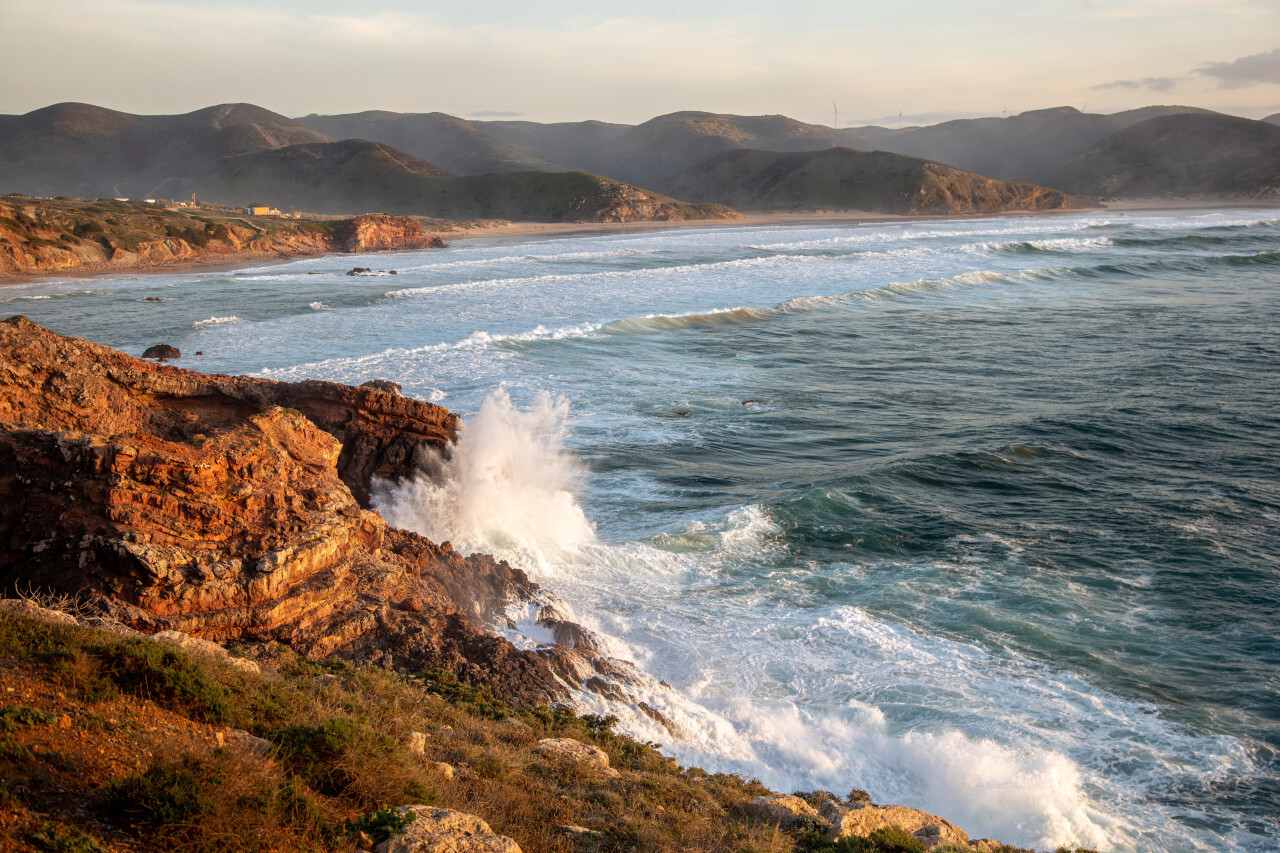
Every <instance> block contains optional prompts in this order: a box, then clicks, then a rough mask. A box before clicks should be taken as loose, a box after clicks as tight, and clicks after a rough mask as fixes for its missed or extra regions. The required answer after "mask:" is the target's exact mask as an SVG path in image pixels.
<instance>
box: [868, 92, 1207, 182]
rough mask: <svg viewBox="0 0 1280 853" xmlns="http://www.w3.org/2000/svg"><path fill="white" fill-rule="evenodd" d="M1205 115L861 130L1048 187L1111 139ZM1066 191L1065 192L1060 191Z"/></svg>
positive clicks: (1153, 113) (1156, 111)
mask: <svg viewBox="0 0 1280 853" xmlns="http://www.w3.org/2000/svg"><path fill="white" fill-rule="evenodd" d="M1191 113H1208V111H1207V110H1201V109H1197V108H1195V107H1178V106H1171V107H1165V106H1156V107H1143V108H1142V109H1138V110H1128V111H1126V112H1121V113H1115V114H1114V115H1099V114H1096V113H1083V112H1081V111H1080V110H1077V109H1075V108H1074V107H1057V108H1055V109H1047V110H1032V111H1030V112H1025V113H1020V114H1019V115H1015V116H1009V117H1008V118H978V119H960V120H957V121H948V122H944V123H942V124H936V125H932V126H929V127H912V128H904V129H902V130H892V129H888V128H883V127H862V128H858V131H859V132H860V133H862V134H863V135H864V136H866V137H867V138H868V139H870V140H871V142H872V146H869V147H876V148H882V149H884V150H886V151H894V152H896V153H899V154H909V155H911V156H913V157H924V158H925V159H928V160H934V161H937V162H939V163H946V164H948V165H951V166H956V167H958V168H961V169H966V170H968V171H970V172H977V173H978V174H981V175H988V176H990V177H993V178H1000V179H1001V180H1006V181H1026V182H1029V183H1033V184H1041V185H1045V186H1052V185H1053V184H1052V183H1051V182H1050V178H1051V176H1052V175H1053V174H1054V173H1055V172H1056V171H1057V170H1058V169H1059V168H1061V167H1062V166H1063V165H1064V164H1066V163H1068V162H1069V161H1071V160H1072V159H1074V158H1075V157H1078V156H1079V155H1080V154H1082V153H1084V151H1086V150H1087V149H1089V148H1090V147H1091V146H1093V145H1095V144H1097V143H1098V142H1100V141H1102V140H1103V139H1105V138H1106V137H1108V136H1110V135H1111V134H1113V133H1115V132H1117V131H1119V130H1123V129H1125V128H1126V127H1132V126H1133V125H1135V124H1139V123H1141V122H1144V121H1147V120H1149V119H1152V118H1156V117H1158V116H1162V115H1182V114H1191ZM1063 189H1065V187H1064V188H1063Z"/></svg>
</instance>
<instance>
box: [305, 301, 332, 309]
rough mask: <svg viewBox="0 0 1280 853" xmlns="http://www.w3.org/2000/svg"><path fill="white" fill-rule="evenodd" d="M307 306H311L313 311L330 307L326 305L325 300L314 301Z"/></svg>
mask: <svg viewBox="0 0 1280 853" xmlns="http://www.w3.org/2000/svg"><path fill="white" fill-rule="evenodd" d="M307 307H308V308H310V309H311V310H312V311H323V310H324V309H326V308H328V307H329V306H328V305H325V304H324V303H323V302H312V303H311V304H310V305H308V306H307Z"/></svg>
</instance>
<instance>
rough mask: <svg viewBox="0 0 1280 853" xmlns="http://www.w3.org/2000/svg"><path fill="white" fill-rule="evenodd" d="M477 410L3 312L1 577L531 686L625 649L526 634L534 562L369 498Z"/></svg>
mask: <svg viewBox="0 0 1280 853" xmlns="http://www.w3.org/2000/svg"><path fill="white" fill-rule="evenodd" d="M457 429H458V420H457V416H456V415H453V414H452V413H450V412H448V411H447V410H445V409H443V408H441V407H440V406H435V405H433V404H431V403H425V402H421V401H417V400H413V399H410V398H406V397H402V396H400V395H399V393H398V390H397V389H396V388H395V386H393V385H390V384H389V383H371V386H365V387H359V388H354V387H350V386H345V385H339V384H336V383H329V382H319V381H307V382H300V383H279V382H271V381H269V380H264V379H256V378H252V377H232V376H221V375H205V374H201V373H197V372H194V371H189V370H183V369H181V368H177V367H172V366H167V365H160V364H153V363H151V362H147V361H143V360H140V359H136V358H133V357H131V356H128V355H125V354H123V353H119V352H116V351H114V350H112V349H109V348H107V347H104V346H100V345H97V344H93V343H90V342H88V341H84V340H79V339H75V338H66V337H62V336H60V335H57V334H55V333H53V332H50V331H48V330H46V329H43V328H41V327H40V326H37V325H36V324H34V323H32V322H31V321H29V320H27V319H26V318H23V317H12V318H9V319H8V320H5V321H3V322H0V494H2V495H3V496H4V500H3V501H0V584H3V585H4V586H5V587H7V588H9V589H11V590H12V589H26V588H36V589H48V590H52V591H57V592H60V593H68V594H73V595H76V596H79V597H80V598H81V599H83V600H84V601H85V602H86V603H87V605H88V606H90V607H92V608H94V609H96V610H97V611H99V612H101V613H102V614H104V615H107V616H110V617H112V618H115V619H117V620H119V621H120V622H123V623H124V624H126V625H129V626H131V627H134V628H137V629H140V630H145V631H148V632H154V631H159V630H168V629H172V630H178V631H183V632H185V633H188V634H192V635H195V636H198V637H201V638H204V639H209V640H214V641H219V642H233V641H234V642H244V643H256V642H269V641H277V642H281V643H284V644H287V645H288V646H290V647H292V648H293V649H295V650H296V651H297V652H299V653H301V654H304V655H308V656H310V657H313V658H318V657H323V656H327V655H330V654H337V655H340V656H342V657H345V658H348V659H350V660H353V661H356V662H360V663H377V664H381V665H384V666H390V667H394V668H396V669H404V670H410V671H425V670H427V669H431V668H435V667H440V668H444V669H448V670H451V671H453V672H455V673H456V674H457V675H458V676H459V677H460V678H462V679H463V680H465V681H468V682H471V683H474V684H487V685H489V686H490V687H491V688H492V689H493V690H494V692H495V694H497V695H498V696H500V697H502V698H504V699H506V700H508V701H511V702H513V703H516V704H531V703H545V702H551V701H557V700H561V699H564V698H566V697H567V696H568V693H569V691H570V690H571V689H579V686H580V685H581V684H582V683H583V682H584V681H586V680H588V679H590V678H591V677H592V676H593V675H599V674H609V673H610V672H611V671H612V668H613V667H614V666H615V664H614V663H611V662H610V661H608V660H607V659H605V658H603V657H602V656H600V655H598V654H596V653H595V652H594V649H593V646H592V643H591V642H590V641H589V638H588V637H587V635H586V634H585V633H583V632H580V631H579V630H577V629H576V626H573V625H571V624H569V623H564V622H561V621H560V620H558V619H557V618H556V616H555V614H554V613H552V612H550V611H547V612H546V613H545V614H544V615H543V621H544V623H545V627H548V628H551V629H552V630H553V631H554V632H555V633H556V634H557V636H559V637H561V638H562V642H561V643H559V644H557V645H554V646H549V647H542V648H538V649H525V650H522V649H518V648H516V647H515V646H513V645H512V644H511V643H510V642H508V641H507V640H505V639H503V638H501V637H499V636H496V635H495V634H493V633H490V632H487V631H486V628H487V629H489V630H490V631H493V630H495V629H501V628H502V627H503V625H504V624H505V618H506V617H505V613H506V611H507V608H508V607H509V606H511V605H512V604H513V603H515V602H525V603H527V602H530V601H537V600H539V599H540V598H545V596H543V595H542V593H541V592H540V591H539V589H538V587H537V585H536V584H534V583H533V582H532V581H530V580H529V578H528V577H527V576H526V575H525V574H524V573H523V572H522V571H520V570H518V569H515V568H512V567H511V566H509V565H508V564H507V563H505V562H501V561H496V560H494V559H493V558H491V557H488V556H484V555H478V554H477V555H472V556H466V557H464V556H462V555H461V554H459V553H457V552H455V551H454V550H453V549H452V548H451V547H450V546H449V544H448V543H440V544H437V543H434V542H431V541H429V540H427V539H425V538H423V537H421V536H418V535H416V534H413V533H409V532H406V531H403V530H398V529H395V528H392V527H389V526H388V525H387V524H386V523H385V522H384V521H383V519H382V517H381V516H380V515H378V514H377V513H376V512H373V511H371V510H370V509H369V508H368V495H369V488H370V481H371V480H372V478H374V477H379V478H383V479H389V480H396V479H399V478H402V477H405V476H409V475H411V474H412V473H414V472H415V471H417V470H418V469H419V468H420V467H421V466H423V465H424V464H425V463H428V462H429V461H430V459H431V458H433V457H438V456H441V455H443V454H446V453H447V452H448V447H449V444H450V442H452V441H453V440H455V439H456V436H457Z"/></svg>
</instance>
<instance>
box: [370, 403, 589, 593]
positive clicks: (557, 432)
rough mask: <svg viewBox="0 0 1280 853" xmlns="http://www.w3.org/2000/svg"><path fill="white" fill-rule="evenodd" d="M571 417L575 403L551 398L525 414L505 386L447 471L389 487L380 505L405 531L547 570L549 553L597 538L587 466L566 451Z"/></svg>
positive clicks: (382, 490)
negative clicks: (584, 493)
mask: <svg viewBox="0 0 1280 853" xmlns="http://www.w3.org/2000/svg"><path fill="white" fill-rule="evenodd" d="M568 414H569V404H568V402H567V401H564V400H559V401H553V400H552V398H551V395H550V394H549V393H547V392H545V391H544V392H541V393H539V394H538V395H537V396H536V397H535V398H534V400H533V402H532V403H531V404H530V406H529V407H528V408H527V409H526V410H524V411H521V410H520V409H518V408H516V406H515V405H514V404H513V403H512V402H511V397H510V395H509V394H508V393H507V391H506V389H505V388H499V389H498V390H496V391H493V392H491V393H490V394H489V396H488V397H486V398H485V401H484V403H483V404H482V405H481V406H480V411H479V412H477V413H476V415H475V416H474V417H473V418H470V419H469V420H467V421H466V422H465V423H464V424H463V427H462V430H461V437H460V438H459V440H458V444H457V446H456V447H455V448H453V453H452V455H451V457H450V458H449V459H448V460H447V461H445V462H444V463H443V464H442V465H441V467H440V470H439V471H436V472H424V473H423V475H422V476H419V477H417V478H416V479H414V480H411V481H409V482H406V483H404V484H402V485H398V486H396V485H391V484H381V485H380V486H379V487H378V488H377V489H376V490H375V493H374V505H375V506H376V507H377V508H378V509H379V510H380V511H381V512H382V514H383V515H384V516H385V517H386V519H387V521H388V522H389V523H390V524H392V525H394V526H396V527H403V528H405V529H408V530H413V531H415V532H417V533H421V534H422V535H424V536H426V537H428V538H430V539H434V540H436V541H438V542H443V541H449V542H451V543H452V544H453V545H454V547H456V548H458V549H459V550H461V551H464V552H474V551H480V550H483V551H487V552H491V553H494V554H496V555H497V556H500V557H503V558H506V559H510V560H512V561H513V562H516V563H518V564H520V565H522V566H525V567H527V568H534V569H538V568H541V569H543V570H545V569H546V568H547V567H548V562H547V559H546V555H545V549H547V548H549V547H550V548H559V547H569V546H574V545H578V544H581V543H585V542H590V541H591V540H592V539H593V538H594V537H595V528H594V527H593V526H592V524H591V522H589V521H588V520H587V517H586V515H585V514H584V513H583V511H582V508H581V507H580V506H578V502H577V499H576V493H577V491H578V488H579V485H580V482H581V468H580V466H579V465H578V463H577V462H576V460H574V458H573V457H572V455H570V454H569V453H568V452H567V451H566V450H565V448H564V439H565V434H566V425H565V423H566V419H567V417H568Z"/></svg>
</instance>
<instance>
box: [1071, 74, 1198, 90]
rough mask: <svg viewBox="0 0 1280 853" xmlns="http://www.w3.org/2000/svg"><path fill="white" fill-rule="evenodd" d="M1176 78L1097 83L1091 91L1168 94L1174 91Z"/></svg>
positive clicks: (1148, 78) (1144, 78) (1176, 83)
mask: <svg viewBox="0 0 1280 853" xmlns="http://www.w3.org/2000/svg"><path fill="white" fill-rule="evenodd" d="M1178 82H1179V78H1177V77H1143V78H1142V79H1141V80H1112V81H1111V82H1110V83H1099V84H1098V85H1096V86H1091V87H1090V88H1091V89H1095V90H1101V89H1149V90H1151V91H1152V92H1169V91H1171V90H1173V89H1176V88H1177V86H1178Z"/></svg>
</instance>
